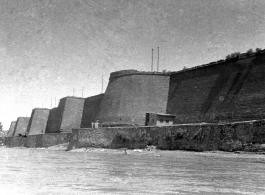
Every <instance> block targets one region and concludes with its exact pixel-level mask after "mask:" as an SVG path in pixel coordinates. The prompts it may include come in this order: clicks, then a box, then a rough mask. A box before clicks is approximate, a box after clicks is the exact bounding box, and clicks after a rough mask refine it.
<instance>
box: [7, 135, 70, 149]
mask: <svg viewBox="0 0 265 195" xmlns="http://www.w3.org/2000/svg"><path fill="white" fill-rule="evenodd" d="M70 134H71V133H51V134H39V135H29V136H27V137H6V138H5V145H6V146H7V147H28V148H45V147H49V146H54V145H58V144H63V143H67V142H69V139H70Z"/></svg>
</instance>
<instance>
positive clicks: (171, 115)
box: [148, 112, 176, 117]
mask: <svg viewBox="0 0 265 195" xmlns="http://www.w3.org/2000/svg"><path fill="white" fill-rule="evenodd" d="M148 113H149V114H156V115H159V116H169V117H176V115H173V114H165V113H154V112H148Z"/></svg>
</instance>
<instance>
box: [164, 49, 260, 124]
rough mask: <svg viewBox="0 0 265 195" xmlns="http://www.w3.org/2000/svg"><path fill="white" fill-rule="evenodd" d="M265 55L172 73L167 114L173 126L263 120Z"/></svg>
mask: <svg viewBox="0 0 265 195" xmlns="http://www.w3.org/2000/svg"><path fill="white" fill-rule="evenodd" d="M264 75H265V54H264V53H261V54H258V55H256V56H252V57H248V58H244V59H240V60H238V61H234V62H223V63H220V64H216V65H211V66H206V67H198V68H194V69H191V70H186V71H180V72H177V73H172V74H171V76H170V88H169V96H168V105H167V113H169V114H174V115H176V116H177V117H176V118H175V121H174V122H175V123H176V124H177V123H191V122H218V121H239V120H242V121H243V120H252V119H262V118H265V102H264V98H265V77H264Z"/></svg>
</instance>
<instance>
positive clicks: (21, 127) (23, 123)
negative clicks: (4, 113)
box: [14, 117, 30, 136]
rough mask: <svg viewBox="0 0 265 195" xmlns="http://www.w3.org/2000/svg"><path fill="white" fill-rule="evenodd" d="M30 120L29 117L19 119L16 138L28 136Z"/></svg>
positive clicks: (15, 132) (15, 133)
mask: <svg viewBox="0 0 265 195" xmlns="http://www.w3.org/2000/svg"><path fill="white" fill-rule="evenodd" d="M29 119H30V118H29V117H19V118H18V119H17V123H16V127H15V131H14V136H19V135H26V131H27V127H28V124H29Z"/></svg>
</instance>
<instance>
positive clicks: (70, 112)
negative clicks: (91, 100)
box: [59, 98, 85, 132]
mask: <svg viewBox="0 0 265 195" xmlns="http://www.w3.org/2000/svg"><path fill="white" fill-rule="evenodd" d="M84 102H85V99H83V98H66V99H65V104H64V105H65V106H64V109H63V112H62V116H61V124H60V131H61V132H71V131H72V128H80V126H81V121H82V114H83V108H84ZM59 107H60V106H59Z"/></svg>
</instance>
